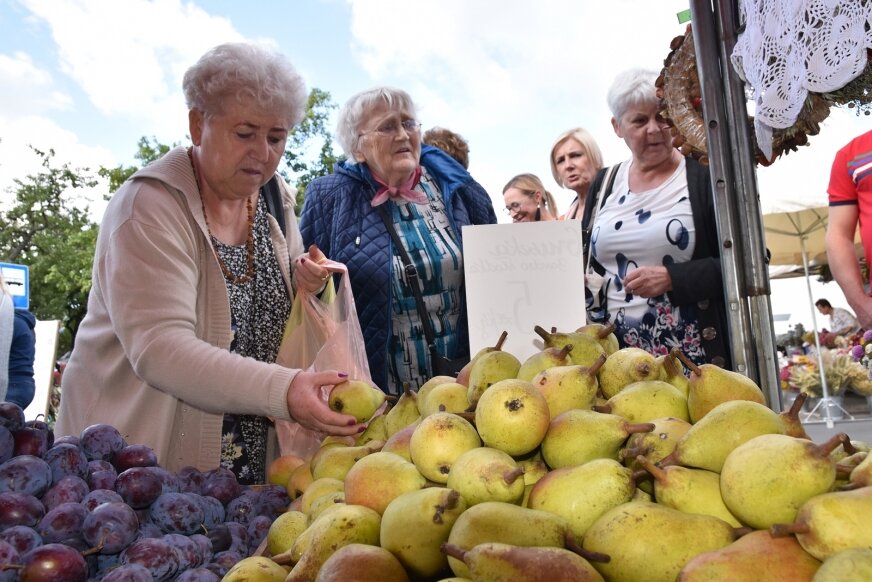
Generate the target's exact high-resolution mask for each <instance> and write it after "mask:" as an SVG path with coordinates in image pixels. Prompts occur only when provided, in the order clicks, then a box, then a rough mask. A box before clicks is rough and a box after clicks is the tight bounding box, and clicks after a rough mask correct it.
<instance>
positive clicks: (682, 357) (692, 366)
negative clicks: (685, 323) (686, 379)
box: [669, 348, 700, 376]
mask: <svg viewBox="0 0 872 582" xmlns="http://www.w3.org/2000/svg"><path fill="white" fill-rule="evenodd" d="M669 354H670V355H673V354H674V355H675V357H676V358H678V359H679V360H680V361H681V363H682V364H684V365H685V366H687V368H688V369H689V370H690V372H691V374H696V375H697V376H699V375H700V371H699V366H697V365H696V364H694V363H693V362H691V361H690V358H688V357H687V356H685V355H684V352H682V351H681V350H679V349H678V348H672V351H671V352H669Z"/></svg>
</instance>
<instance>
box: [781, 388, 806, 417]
mask: <svg viewBox="0 0 872 582" xmlns="http://www.w3.org/2000/svg"><path fill="white" fill-rule="evenodd" d="M807 398H808V394H806V393H805V392H800V393H799V394H797V395H796V398H794V399H793V404H791V405H790V409H789V410H788V411H787V413H786V414H785V416H787V417H788V418H791V419H795V420H799V411H800V410H802V405H803V404H805V401H806V399H807Z"/></svg>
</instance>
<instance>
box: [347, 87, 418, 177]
mask: <svg viewBox="0 0 872 582" xmlns="http://www.w3.org/2000/svg"><path fill="white" fill-rule="evenodd" d="M378 105H387V107H388V108H389V109H402V110H406V111H408V112H410V113H411V114H412V115H413V116H415V117H416V118H417V114H416V113H415V103H414V102H413V101H412V98H411V97H410V96H409V94H408V93H406V92H405V91H403V90H402V89H396V88H394V87H375V88H373V89H368V90H366V91H361V92H360V93H358V94H357V95H354V96H353V97H351V99H349V100H348V101H346V103H345V105H343V106H342V109H340V110H339V117H338V119H337V121H336V141H337V142H339V145H340V147H342V151H344V152H345V156H346V157H347V158H348V163H349V164H355V163H357V160H355V159H354V154H355V153H357V152H358V151H359V150H360V129H361V128H360V125H361V124H362V123H363V122H364V120H366V118H367V117H369V114H370V113H371V111H372V110H373V109H375V107H377V106H378Z"/></svg>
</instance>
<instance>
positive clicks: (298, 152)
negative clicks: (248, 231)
mask: <svg viewBox="0 0 872 582" xmlns="http://www.w3.org/2000/svg"><path fill="white" fill-rule="evenodd" d="M336 108H337V106H336V104H335V103H333V101H332V100H331V99H330V93H328V92H327V91H322V90H321V89H318V88H317V87H315V88H313V89H312V91H311V92H310V93H309V100H308V102H307V103H306V115H305V117H304V118H303V121H302V122H301V123H300V124H299V125H298V126H297V127H295V128H294V129H293V130H291V133H290V135H289V136H288V144H287V146H286V147H285V161H287V164H288V170H289V176H285V177H286V178H289V181H291V182H292V183H293V184H294V186H295V187H296V188H297V214H299V213H300V211H301V210H302V208H303V194H305V192H306V187H307V186H308V185H309V183H310V182H311V181H312V180H314V179H315V178H317V177H319V176H326V175H328V174H330V173H332V172H333V165H334V164H335V163H336V161H337V160H338V158H337V157H336V154H334V152H333V134H332V132H331V130H330V128H329V127H328V125H327V124H328V122H329V121H330V115H331V113H332V112H333V111H334V110H335V109H336Z"/></svg>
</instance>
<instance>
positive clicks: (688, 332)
mask: <svg viewBox="0 0 872 582" xmlns="http://www.w3.org/2000/svg"><path fill="white" fill-rule="evenodd" d="M656 78H657V73H656V72H655V71H647V70H643V69H633V70H629V71H626V72H624V73H621V74H620V75H618V76H617V77H616V78H615V81H614V83H613V84H612V87H611V89H610V90H609V93H608V104H609V109H610V110H611V112H612V116H613V117H612V126H613V128H614V130H615V133H616V134H617V136H618V137H620V138H621V139H623V140H624V142H625V143H626V144H627V147H628V148H629V150H630V153H631V157H630V159H629V160H627V161H626V162H623V163H621V164H619V165H618V166H617V169H616V170H615V172H614V174H613V179H614V181H613V182H612V183H611V185H609V182H607V181H606V178H605V176H606V171H605V170H603V171H601V172H599V173H598V174H597V176H596V178H595V179H594V181H593V183H592V184H591V187H590V190H589V191H588V196H587V202H586V204H585V212H584V218H583V220H582V225H583V228H584V229H585V230H587V229H588V225H589V224H590V225H591V226H590V230H589V232H590V244H591V246H592V260H591V263H592V265H593V267H594V270H595V271H596V272H597V273H598V274H599V275H601V276H602V277H603V279H602V289H601V291H600V292H599V293H597V294H596V296H594V305H598V306H599V308H598V309H596V310H591V309H589V310H588V315H589V316H591V317H593V316H594V314H595V313H601V314H603V315H604V316H605V319H608V320H611V321H612V322H613V323H614V324H615V326H616V330H615V335H617V337H618V342H619V343H620V345H621V347H628V346H633V347H640V348H643V349H645V350H646V351H649V352H652V353H654V354H665V353H667V352H669V350H670V349H671V348H673V347H677V348H679V349H681V350H682V351H683V352H684V353H685V355H687V356H688V357H689V358H690V359H692V360H694V361H695V362H697V363H699V364H702V363H705V362H708V363H713V364H717V365H719V366H723V367H726V368H729V367H730V357H729V356H730V354H729V345H730V342H729V341H728V335H727V334H728V329H727V322H726V321H727V316H726V307H725V301H724V287H723V276H722V274H721V260H720V256H719V253H718V249H719V240H718V229H717V223H716V220H715V211H714V200H713V196H712V183H711V177H710V174H709V171H708V169H707V168H705V167H703V166H701V165H700V164H699V163H698V162H697V161H696V160H694V159H692V158H685V157H684V156H682V155H681V152H679V151H678V150H677V149H675V147H673V145H672V135H671V134H670V133H669V125H668V124H666V123H665V122H664V120H663V119H662V118H661V117H660V115H659V109H660V100H659V99H658V98H657V95H656V92H655V87H654V81H655V79H656ZM603 183H605V184H606V187H605V188H602V185H603ZM601 190H604V191H603V192H602V193H600V191H601ZM591 280H592V277H590V276H589V277H588V283H589V284H590V283H591Z"/></svg>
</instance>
